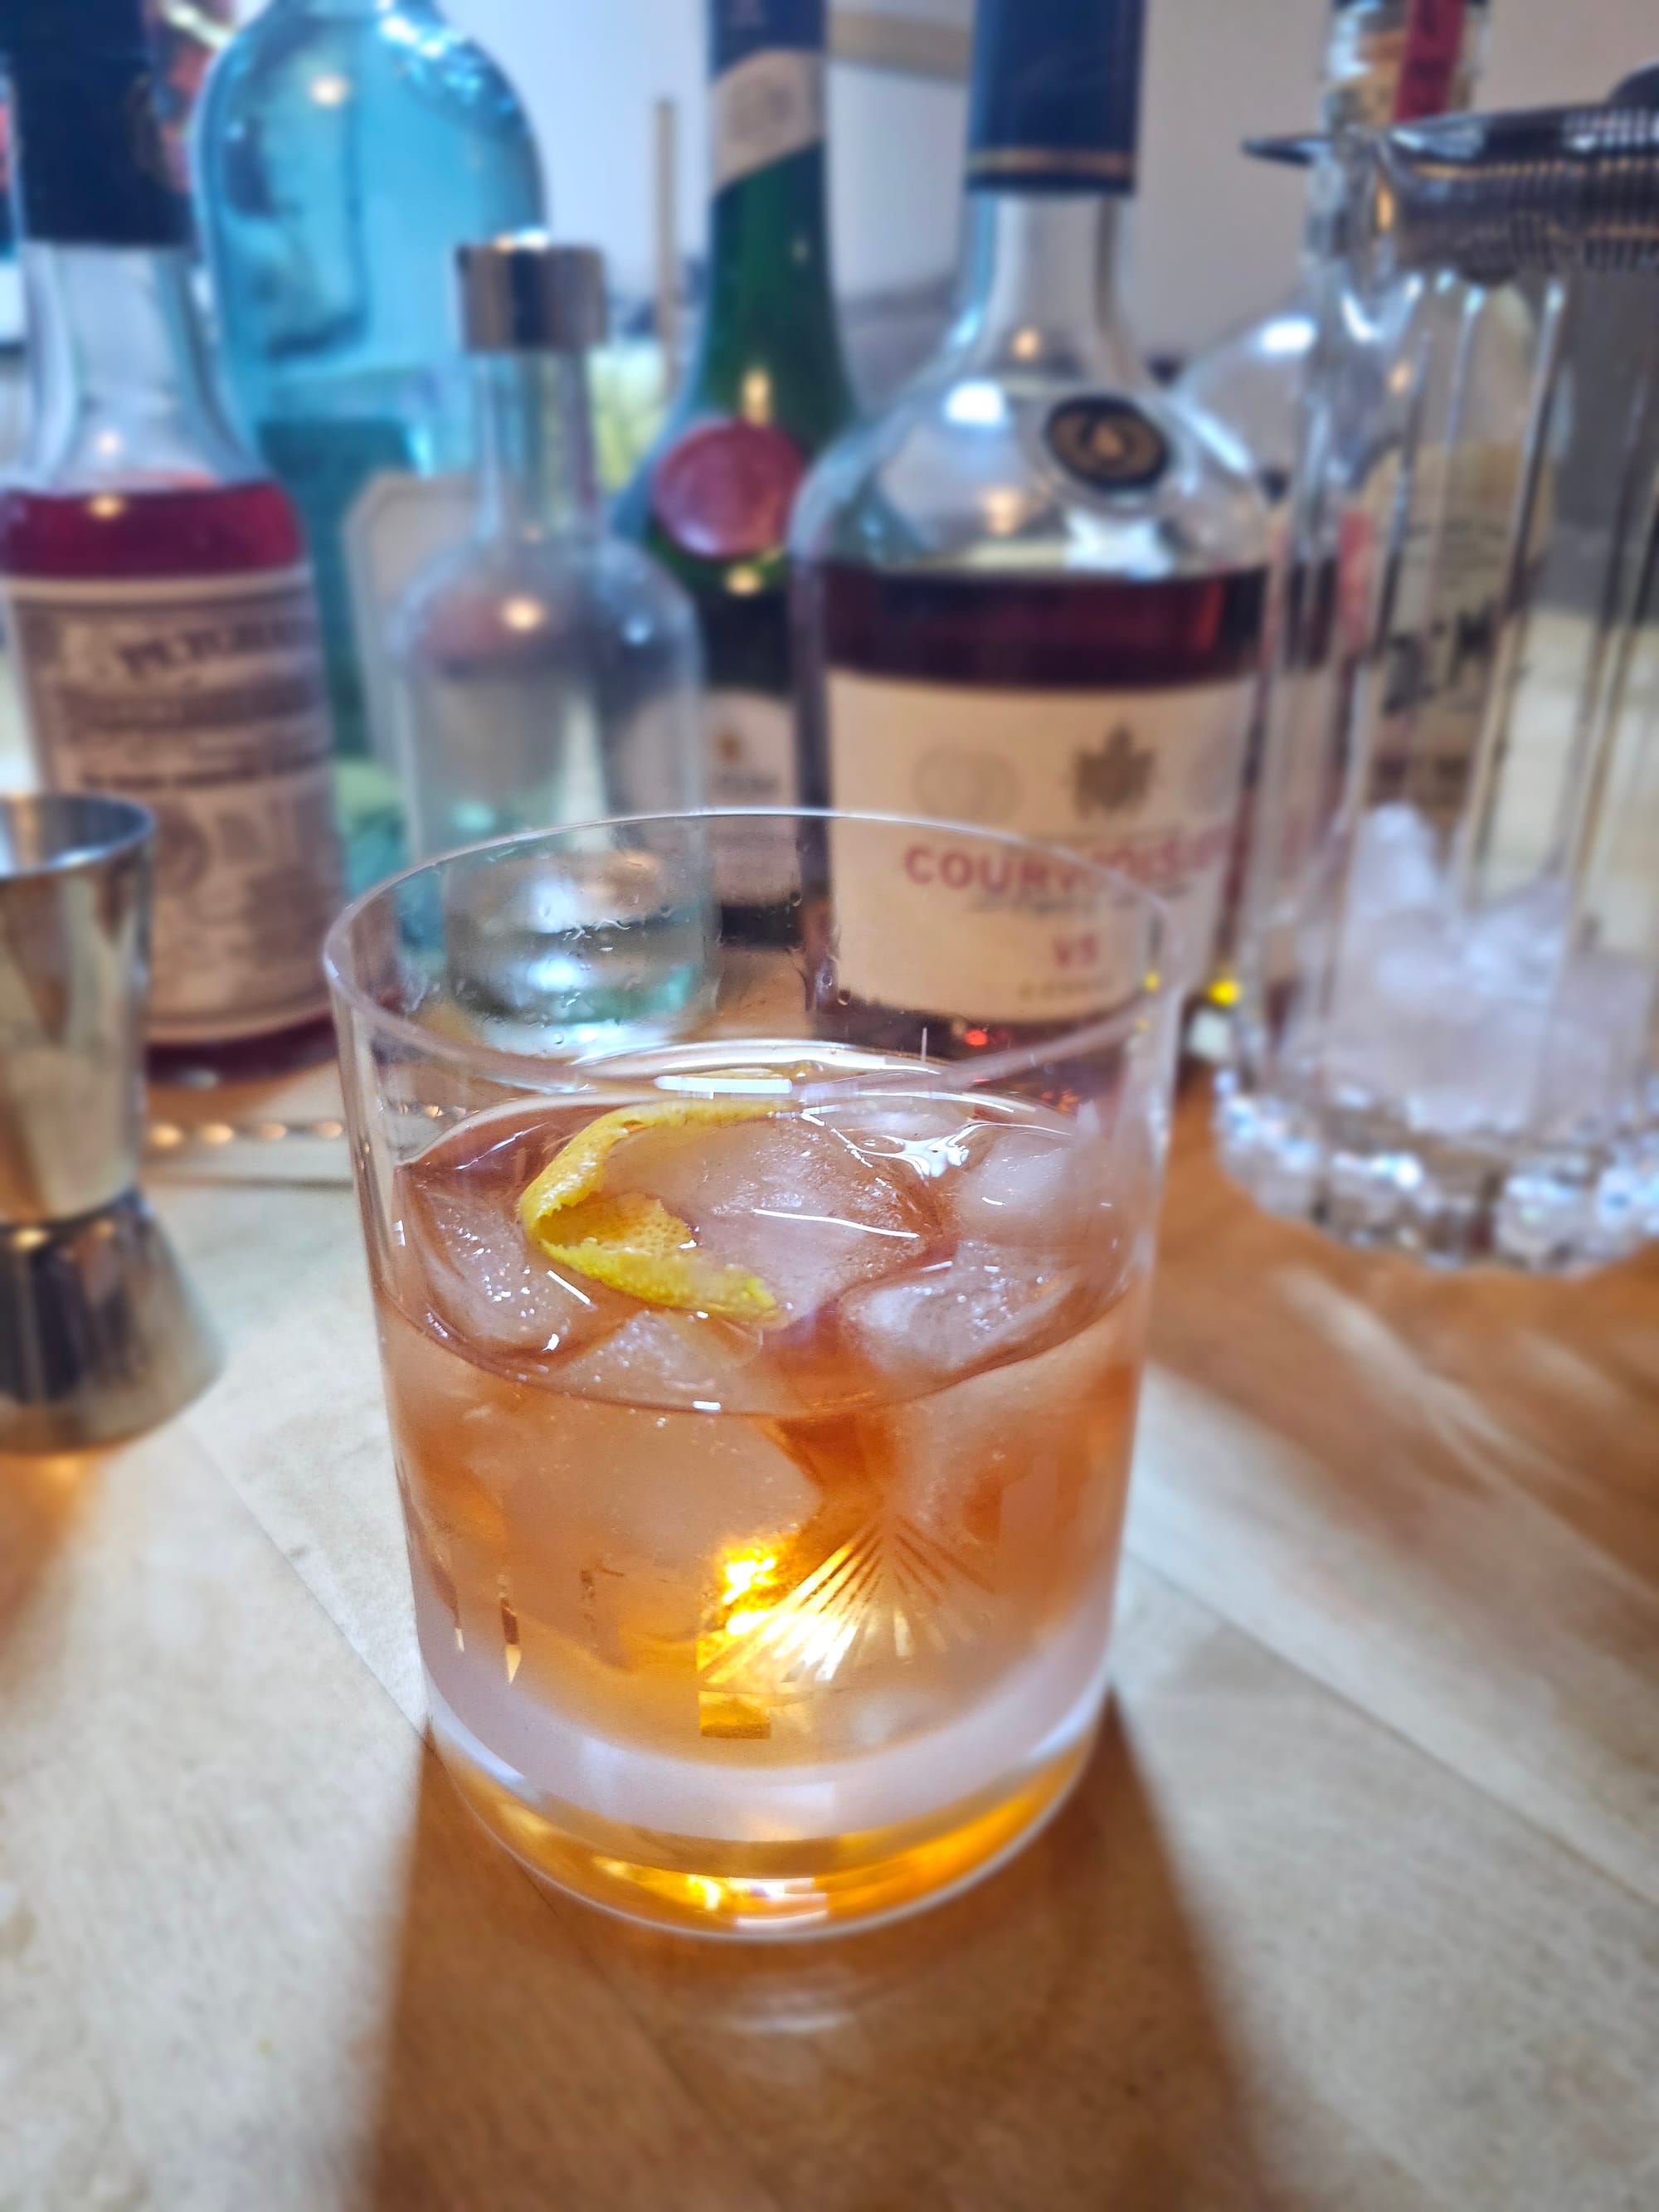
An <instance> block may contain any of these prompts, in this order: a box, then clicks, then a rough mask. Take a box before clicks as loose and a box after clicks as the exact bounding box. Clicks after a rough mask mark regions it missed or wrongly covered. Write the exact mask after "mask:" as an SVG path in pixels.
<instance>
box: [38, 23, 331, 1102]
mask: <svg viewBox="0 0 1659 2212" xmlns="http://www.w3.org/2000/svg"><path fill="white" fill-rule="evenodd" d="M0 53H3V55H4V57H5V60H6V64H7V66H8V69H9V76H10V80H11V106H12V115H13V120H14V125H15V131H16V136H17V155H18V161H17V197H18V206H17V212H18V218H19V230H20V234H21V254H22V262H23V272H24V281H25V284H26V287H27V296H28V324H29V343H30V368H31V377H32V385H33V392H32V399H33V405H32V418H31V423H30V430H29V436H28V440H27V443H26V445H25V447H24V449H23V452H22V453H21V457H20V459H19V461H18V463H17V465H16V466H15V469H14V470H13V471H11V472H10V474H9V477H8V478H7V480H6V483H5V485H4V487H3V489H0V596H3V600H4V610H5V613H4V619H5V627H6V629H7V630H8V632H9V635H10V636H11V639H12V641H13V648H14V653H15V661H16V666H17V675H18V678H19V682H20V685H21V693H22V700H23V707H24V713H25V718H26V721H27V727H28V732H29V738H30V744H31V746H32V749H33V754H34V757H35V763H36V766H37V769H38V770H39V773H40V777H41V780H42V781H44V782H45V783H46V784H47V785H49V786H52V787H57V788H59V789H64V790H72V791H73V790H82V791H84V790H99V791H113V792H117V793H122V794H124V795H125V796H127V797H129V798H132V799H140V800H142V801H143V803H144V804H145V805H148V806H149V807H150V808H151V809H152V811H154V812H155V816H156V817H157V822H158V825H159V830H160V842H159V851H158V862H157V872H156V893H155V924H154V945H153V957H152V971H153V981H152V989H151V1001H150V1004H151V1017H150V1036H151V1042H152V1045H153V1046H154V1047H155V1048H157V1049H158V1051H159V1052H160V1053H161V1054H163V1055H164V1056H165V1060H164V1064H166V1063H169V1062H170V1063H172V1064H173V1065H176V1064H177V1063H178V1061H179V1060H181V1059H182V1060H186V1061H188V1063H189V1064H190V1065H191V1066H192V1067H203V1068H212V1067H218V1068H221V1069H227V1068H235V1069H238V1070H240V1069H242V1068H251V1067H252V1066H255V1065H259V1064H266V1065H269V1064H276V1063H280V1062H283V1061H288V1060H295V1059H299V1058H303V1057H306V1056H308V1055H310V1054H313V1053H316V1052H320V1051H324V1050H325V1049H326V1048H327V1041H328V1034H329V1032H328V1028H327V1024H326V1018H325V1017H326V1005H327V1001H326V994H325V989H324V986H323V979H322V971H321V966H320V962H319V951H320V946H321V942H322V937H323V933H324V932H325V929H326V927H327V926H328V923H329V921H331V918H332V915H333V913H334V910H335V908H336V907H337V904H338V895H339V876H338V860H337V853H336V849H335V844H334V836H333V830H332V828H331V819H330V815H331V805H330V787H329V767H328V763H329V726H328V717H327V711H326V707H325V699H324V692H323V680H322V665H321V657H320V652H319V639H318V628H317V617H316V610H315V605H314V603H313V596H312V585H311V577H310V573H309V570H308V569H307V566H306V560H305V550H304V545H303V543H302V540H301V532H300V527H299V524H298V522H297V520H296V519H295V513H294V511H293V509H292V507H290V506H289V501H288V500H287V498H286V496H285V495H283V492H282V491H280V490H279V489H277V487H276V485H275V484H274V483H270V481H269V479H268V478H267V477H265V475H264V471H262V470H261V468H260V467H259V465H258V462H257V461H255V460H254V459H253V458H252V456H251V455H250V454H249V453H246V451H245V450H244V449H243V447H241V446H240V444H239V443H238V441H237V440H236V438H235V436H234V434H233V433H232V431H231V429H230V428H229V426H228V422H227V421H226V419H225V416H224V414H223V412H222V409H221V406H220V404H219V400H218V397H217V394H216V391H215V388H214V385H213V380H212V376H211V373H210V366H209V362H208V359H207V355H206V350H205V348H204V342H203V337H202V332H201V329H200V326H199V323H198V319H197V312H196V305H195V299H194V295H193V293H192V290H191V270H190V256H189V252H188V250H187V244H186V236H187V232H186V212H185V204H184V202H183V201H182V199H181V198H180V197H179V195H178V193H177V191H175V190H174V188H173V185H172V184H171V183H170V181H169V179H168V175H167V166H166V161H165V155H164V153H163V149H162V146H161V137H160V134H159V131H158V129H157V124H156V115H155V106H154V101H153V94H152V87H151V83H150V77H149V58H148V55H147V51H146V46H145V40H144V30H143V14H142V9H141V4H140V0H0Z"/></svg>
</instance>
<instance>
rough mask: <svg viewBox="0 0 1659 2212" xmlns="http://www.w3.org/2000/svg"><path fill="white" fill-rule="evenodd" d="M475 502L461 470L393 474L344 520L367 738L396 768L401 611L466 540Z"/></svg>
mask: <svg viewBox="0 0 1659 2212" xmlns="http://www.w3.org/2000/svg"><path fill="white" fill-rule="evenodd" d="M473 505H474V488H473V483H472V479H471V477H469V476H465V475H464V474H461V473H460V472H459V471H457V472H455V473H453V474H451V475H448V476H441V477H417V476H415V475H412V474H410V473H408V472H406V471H404V470H401V469H387V470H383V471H381V472H380V474H379V475H378V476H374V477H370V479H369V481H368V483H366V484H365V485H364V486H363V489H362V491H361V492H360V493H359V495H358V496H357V498H356V501H355V502H354V504H353V506H352V509H351V512H350V513H349V515H348V516H347V518H346V523H345V528H344V531H343V541H344V545H345V555H346V572H347V574H348V576H349V579H350V584H351V620H352V633H353V637H354V640H355V641H356V647H357V662H358V666H359V669H360V671H361V673H362V680H363V689H364V692H365V694H366V696H367V700H368V727H369V737H370V741H371V743H372V744H373V745H374V750H375V752H376V754H377V755H378V756H379V757H380V759H381V760H383V761H384V762H386V764H387V766H388V767H392V768H396V767H398V754H397V744H396V740H395V737H394V732H395V731H396V728H397V720H396V706H395V702H396V696H397V686H396V684H395V682H394V680H393V676H392V630H393V625H394V621H395V617H396V615H397V612H398V607H399V606H400V605H402V602H403V599H404V595H405V594H406V593H407V592H408V591H409V588H410V586H411V585H412V584H413V583H414V581H415V580H416V577H417V576H418V575H419V574H421V572H422V569H423V568H428V567H430V565H431V564H432V562H435V560H436V559H437V558H438V556H439V555H440V554H441V553H447V552H449V551H451V550H453V548H454V547H456V546H458V545H459V544H463V543H464V542H465V538H466V535H467V532H469V531H470V530H471V526H472V509H473Z"/></svg>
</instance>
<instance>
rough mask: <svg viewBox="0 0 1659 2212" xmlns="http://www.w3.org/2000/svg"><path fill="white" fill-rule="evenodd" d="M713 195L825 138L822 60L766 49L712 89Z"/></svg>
mask: <svg viewBox="0 0 1659 2212" xmlns="http://www.w3.org/2000/svg"><path fill="white" fill-rule="evenodd" d="M823 115H824V99H823V56H822V55H821V54H809V53H801V52H797V51H796V50H795V49H793V48H792V47H787V46H772V47H769V48H768V49H767V50H766V52H763V53H758V54H750V57H749V58H748V60H747V61H742V62H739V63H738V64H737V66H736V68H735V69H730V70H726V73H725V75H724V76H721V77H720V78H719V79H718V80H717V81H716V82H715V85H714V189H715V191H725V189H726V186H727V185H735V184H736V183H737V182H738V179H740V178H743V177H748V176H752V175H753V174H754V173H755V171H756V170H757V169H768V168H770V167H771V166H772V164H773V163H774V162H775V161H785V160H787V157H788V156H789V155H791V154H799V153H804V152H805V149H806V148H807V147H809V146H816V145H817V143H818V141H819V140H820V139H821V138H822V137H823Z"/></svg>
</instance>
